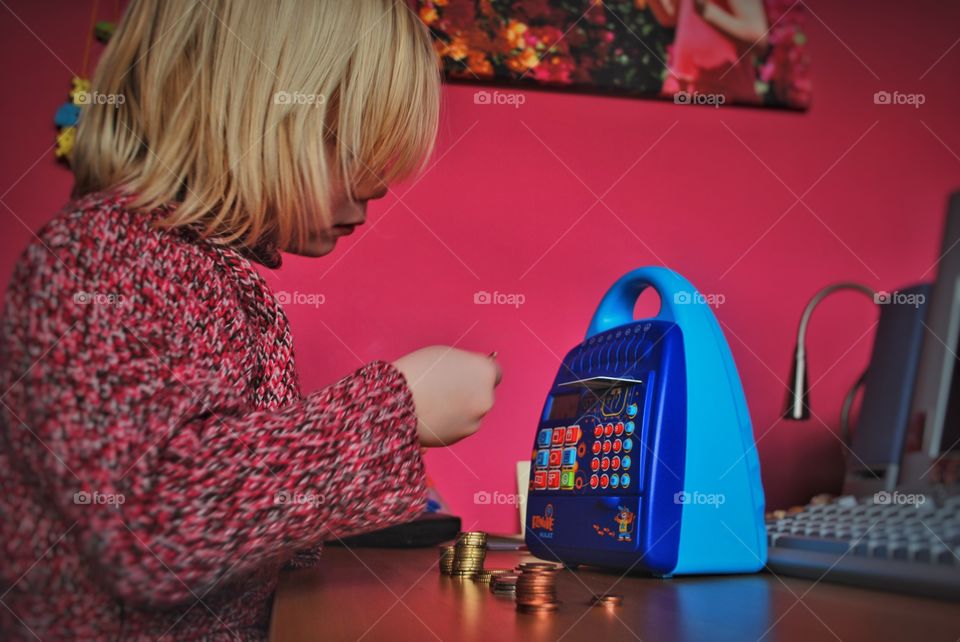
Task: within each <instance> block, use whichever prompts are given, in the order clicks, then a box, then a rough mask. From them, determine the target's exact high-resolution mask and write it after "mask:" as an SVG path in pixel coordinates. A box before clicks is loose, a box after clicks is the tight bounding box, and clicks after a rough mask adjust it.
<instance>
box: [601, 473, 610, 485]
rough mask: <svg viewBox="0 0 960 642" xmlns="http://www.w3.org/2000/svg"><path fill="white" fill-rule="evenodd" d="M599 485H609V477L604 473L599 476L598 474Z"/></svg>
mask: <svg viewBox="0 0 960 642" xmlns="http://www.w3.org/2000/svg"><path fill="white" fill-rule="evenodd" d="M600 485H601V486H603V487H604V488H606V487H607V486H609V485H610V478H609V477H607V476H606V475H601V476H600Z"/></svg>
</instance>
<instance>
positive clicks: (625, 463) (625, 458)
mask: <svg viewBox="0 0 960 642" xmlns="http://www.w3.org/2000/svg"><path fill="white" fill-rule="evenodd" d="M632 463H633V460H631V459H630V455H624V456H623V459H621V460H620V466H621V467H623V469H624V470H627V469H628V468H630V464H632Z"/></svg>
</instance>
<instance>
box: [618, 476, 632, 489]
mask: <svg viewBox="0 0 960 642" xmlns="http://www.w3.org/2000/svg"><path fill="white" fill-rule="evenodd" d="M620 485H621V486H623V487H624V488H626V487H627V486H629V485H630V475H628V474H627V473H623V474H622V475H620Z"/></svg>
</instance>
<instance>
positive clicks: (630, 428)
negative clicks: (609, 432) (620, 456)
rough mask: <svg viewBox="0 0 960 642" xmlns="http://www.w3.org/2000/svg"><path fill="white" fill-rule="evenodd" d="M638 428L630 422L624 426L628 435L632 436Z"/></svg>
mask: <svg viewBox="0 0 960 642" xmlns="http://www.w3.org/2000/svg"><path fill="white" fill-rule="evenodd" d="M636 428H637V427H636V426H635V425H633V422H632V421H628V422H627V424H626V425H625V426H624V429H625V430H626V431H627V434H628V435H632V434H633V431H634V430H636Z"/></svg>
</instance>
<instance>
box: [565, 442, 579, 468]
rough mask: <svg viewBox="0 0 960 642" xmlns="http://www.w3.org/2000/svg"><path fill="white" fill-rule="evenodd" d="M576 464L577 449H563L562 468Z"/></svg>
mask: <svg viewBox="0 0 960 642" xmlns="http://www.w3.org/2000/svg"><path fill="white" fill-rule="evenodd" d="M575 463H577V448H576V447H575V446H574V447H571V448H564V449H563V465H564V466H573V465H574V464H575Z"/></svg>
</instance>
